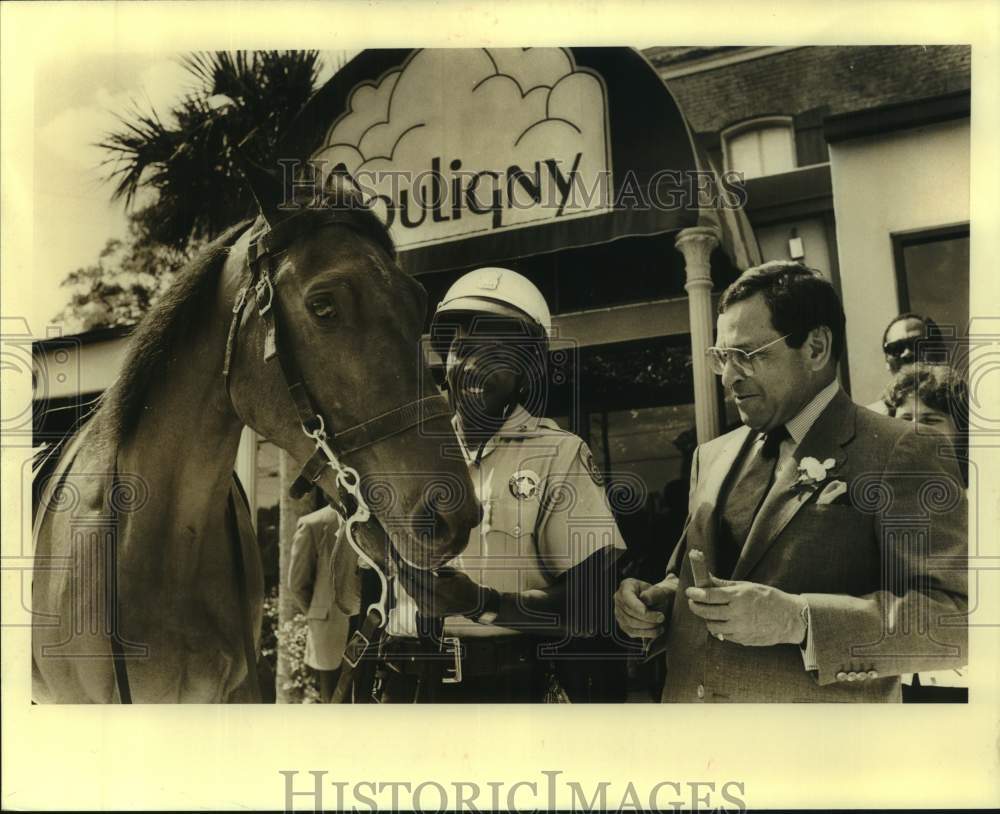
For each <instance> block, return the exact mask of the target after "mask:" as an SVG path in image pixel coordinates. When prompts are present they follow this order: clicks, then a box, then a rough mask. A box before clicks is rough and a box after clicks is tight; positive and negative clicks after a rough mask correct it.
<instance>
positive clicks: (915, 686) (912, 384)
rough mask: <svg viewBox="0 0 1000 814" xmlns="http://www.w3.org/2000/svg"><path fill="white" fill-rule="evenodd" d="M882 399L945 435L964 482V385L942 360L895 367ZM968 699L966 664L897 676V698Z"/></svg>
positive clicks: (917, 424)
mask: <svg viewBox="0 0 1000 814" xmlns="http://www.w3.org/2000/svg"><path fill="white" fill-rule="evenodd" d="M883 401H884V403H885V406H886V408H887V411H888V414H889V415H890V416H893V417H894V418H898V419H900V420H902V421H909V422H911V423H912V424H913V428H914V431H915V432H919V433H939V434H940V435H941V436H942V439H947V440H948V441H950V442H951V443H950V447H951V448H950V449H947V447H946V452H945V453H944V454H946V455H949V456H952V457H954V458H956V459H957V461H958V466H959V469H960V470H961V473H962V480H963V485H964V486H965V487H966V488H968V485H969V457H968V455H969V390H968V386H967V385H966V383H965V379H964V378H963V377H962V376H961V374H959V373H958V371H956V370H955V369H954V368H952V367H950V366H948V365H935V364H924V363H918V364H916V365H912V366H909V367H905V368H903V369H902V370H900V371H899V372H897V373H896V375H895V377H893V379H892V381H891V382H890V383H889V385H888V387H886V390H885V394H884V395H883ZM968 700H969V683H968V668H967V667H963V668H961V669H960V670H940V671H935V672H924V673H920V674H916V673H915V674H914V675H913V676H912V679H911V680H910V681H907V680H906V677H905V676H904V678H903V701H904V702H910V703H964V702H967V701H968Z"/></svg>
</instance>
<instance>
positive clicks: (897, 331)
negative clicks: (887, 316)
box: [867, 312, 949, 415]
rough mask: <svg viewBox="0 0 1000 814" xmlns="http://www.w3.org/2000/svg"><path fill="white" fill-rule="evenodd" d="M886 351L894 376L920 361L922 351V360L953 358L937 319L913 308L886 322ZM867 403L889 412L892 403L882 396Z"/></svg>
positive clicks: (889, 366)
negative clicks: (949, 354) (936, 321)
mask: <svg viewBox="0 0 1000 814" xmlns="http://www.w3.org/2000/svg"><path fill="white" fill-rule="evenodd" d="M882 353H884V354H885V367H886V369H887V370H888V371H889V373H890V374H891V375H892V376H895V375H896V374H897V373H898V372H899V371H900V370H902V369H903V368H904V367H907V366H909V365H912V364H913V363H914V362H916V361H917V354H918V353H920V356H921V361H930V362H937V363H939V364H941V363H947V362H948V361H949V360H948V358H947V350H946V347H945V345H944V340H943V337H942V336H941V329H940V328H938V326H937V323H935V322H934V320H933V319H931V318H930V317H922V316H920V315H919V314H912V313H909V312H907V313H905V314H900V315H899V316H897V317H895V318H894V319H893V320H892V321H891V322H890V323H889V324H888V325H886V326H885V331H883V332H882ZM867 406H868V409H869V410H873V411H874V412H876V413H879V414H880V415H888V414H889V407H888V405H887V404H886V403H885V401H883V400H882V399H881V398H880V399H878V401H873V402H872V403H871V404H869V405H867Z"/></svg>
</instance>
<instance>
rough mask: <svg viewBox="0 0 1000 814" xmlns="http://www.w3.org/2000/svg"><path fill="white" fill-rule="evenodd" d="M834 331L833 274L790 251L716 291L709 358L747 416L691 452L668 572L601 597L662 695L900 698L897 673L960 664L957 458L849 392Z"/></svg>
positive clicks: (961, 509)
mask: <svg viewBox="0 0 1000 814" xmlns="http://www.w3.org/2000/svg"><path fill="white" fill-rule="evenodd" d="M844 336H845V318H844V311H843V307H842V306H841V303H840V299H839V297H838V296H837V294H836V292H835V290H834V288H833V286H832V285H831V284H830V283H829V282H828V281H827V280H825V279H824V278H823V277H822V276H821V275H820V274H819V273H818V272H815V271H813V270H811V269H808V268H806V267H804V266H802V265H800V264H798V263H792V262H786V261H778V262H772V263H765V264H763V265H761V266H758V267H756V268H753V269H750V270H748V271H747V272H745V273H744V274H743V275H742V276H740V278H739V279H738V280H736V282H734V283H733V284H732V285H731V286H730V287H729V288H728V289H726V291H725V292H724V293H723V295H722V297H721V299H720V302H719V319H718V331H717V343H718V347H714V348H711V349H710V361H711V364H712V366H713V369H714V370H715V372H716V373H717V374H718V375H719V376H721V378H722V384H723V385H724V387H725V388H726V389H727V391H728V392H729V393H730V394H731V396H732V398H733V399H734V401H735V403H736V407H737V410H738V411H739V414H740V419H741V420H742V422H743V424H744V425H745V426H743V427H740V428H739V429H737V430H734V431H732V432H730V433H728V434H726V435H723V436H721V437H720V438H716V439H714V440H712V441H709V442H708V443H705V444H702V445H701V446H700V447H699V448H698V449H697V451H696V452H695V458H694V464H693V466H692V473H691V484H692V486H691V494H690V499H689V513H688V520H687V526H686V529H685V532H684V533H683V535H682V538H681V541H680V543H679V544H678V545H677V547H676V549H675V550H674V553H673V555H672V557H671V559H670V562H669V563H668V565H667V574H666V577H665V579H664V580H662V581H661V582H660V583H658V584H655V585H650V584H649V583H646V582H642V581H640V580H636V579H626V580H624V581H623V582H622V584H621V586H620V587H619V589H618V592H617V593H616V595H615V612H616V615H617V617H618V620H619V623H620V624H621V627H622V629H623V630H624V631H625V632H626V633H628V634H629V635H631V636H635V637H641V638H644V639H647V640H651V643H650V645H649V647H648V651H649V653H650V656H651V657H652V656H653V655H655V654H656V653H658V652H661V651H665V652H666V662H667V675H666V683H665V685H664V690H663V696H662V698H663V700H664V701H672V702H802V701H813V702H831V701H869V702H871V701H898V700H900V675H901V674H905V673H911V672H917V671H920V670H930V669H945V668H949V667H955V666H960V665H962V664H964V663H965V652H966V628H965V613H966V609H967V589H966V567H967V566H966V551H967V540H966V503H965V495H964V491H963V489H962V482H961V479H960V477H959V473H958V470H957V468H956V466H955V464H954V462H953V461H951V460H947V459H943V458H942V457H940V456H939V455H938V454H937V452H936V446H935V444H934V443H933V441H931V440H930V439H928V438H926V437H922V436H919V435H917V434H915V433H913V432H912V431H910V430H908V429H907V428H906V427H905V426H902V424H903V422H894V421H893V420H892V419H889V418H886V417H883V416H878V415H875V414H874V413H872V412H870V411H868V410H865V409H863V408H860V407H858V406H857V405H855V404H853V403H852V402H851V400H850V398H849V397H848V396H847V395H846V394H845V393H844V392H843V391H842V390H841V389H840V385H839V384H838V381H837V364H838V361H839V359H840V357H841V354H842V353H843V350H844ZM930 493H933V494H935V495H936V496H937V497H935V499H934V500H930V499H929V497H928V496H929V494H930ZM938 498H940V499H938ZM666 543H667V541H664V544H666Z"/></svg>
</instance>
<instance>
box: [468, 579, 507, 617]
mask: <svg viewBox="0 0 1000 814" xmlns="http://www.w3.org/2000/svg"><path fill="white" fill-rule="evenodd" d="M482 596H483V602H482V607H481V608H480V609H479V610H478V611H476V612H475V613H471V614H469V618H470V619H471V620H472V621H473V622H477V623H478V624H480V625H492V624H493V622H495V621H496V618H497V616H498V615H499V614H500V592H499V591H498V590H496V589H495V588H488V587H486V586H483V594H482Z"/></svg>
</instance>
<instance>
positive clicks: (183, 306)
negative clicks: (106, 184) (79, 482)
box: [93, 179, 396, 444]
mask: <svg viewBox="0 0 1000 814" xmlns="http://www.w3.org/2000/svg"><path fill="white" fill-rule="evenodd" d="M328 192H329V193H330V194H328V195H326V196H323V197H322V198H320V199H319V200H317V201H313V202H312V203H311V205H308V206H305V207H303V208H301V209H298V210H295V211H294V212H293V213H291V214H289V215H288V216H287V220H286V221H285V222H284V223H283V224H282V225H283V226H285V224H287V226H289V227H291V228H290V229H283V231H284V233H285V236H286V237H287V238H288V239H289V240H295V239H298V238H299V237H301V236H303V235H305V234H309V233H312V232H313V231H316V230H319V229H321V228H323V227H324V226H332V225H342V226H345V227H347V228H349V229H351V230H352V231H354V232H355V233H357V234H358V235H359V236H361V237H362V238H364V239H366V240H368V241H370V242H372V243H374V244H375V245H376V246H378V247H379V248H381V249H382V250H383V251H385V252H386V254H388V255H389V257H391V258H392V259H393V260H395V258H396V251H395V247H394V245H393V242H392V238H391V237H390V235H389V230H388V229H387V228H386V226H385V224H383V223H382V221H381V220H380V219H379V218H378V217H377V216H376V215H375V214H374V213H373V212H372V211H371V210H370V209H368V208H367V207H365V206H363V205H359V198H358V196H357V195H354V194H352V191H351V190H349V189H345V187H344V185H343V183H342V182H341V181H340V179H335V180H334V181H333V183H332V184H330V188H329V190H328ZM251 223H252V221H251V220H245V221H242V222H241V223H238V224H236V225H235V226H232V227H230V228H229V229H227V230H226V231H225V232H223V233H222V234H221V235H219V237H217V238H216V239H215V240H213V241H212V242H211V243H210V244H209V245H208V246H206V247H205V249H204V250H203V251H202V252H201V253H200V254H199V255H198V256H197V257H196V258H195V259H194V260H192V261H191V262H190V263H189V264H188V265H187V266H185V267H184V269H182V270H181V271H180V273H179V274H178V277H177V279H176V280H175V281H174V282H173V284H172V285H171V286H170V287H169V288H168V289H167V290H166V292H164V294H163V296H162V297H161V298H160V300H159V302H157V304H156V305H155V306H153V308H152V309H151V310H150V311H148V312H147V313H146V315H145V316H144V317H143V319H142V321H141V322H140V323H139V326H138V328H137V329H136V331H135V333H134V334H133V335H132V341H131V343H130V347H129V351H128V354H127V356H126V358H125V362H124V363H123V365H122V370H121V373H120V374H119V376H118V379H117V380H116V381H115V383H114V384H113V385H112V386H111V387H110V388H109V389H108V391H107V392H106V393H105V395H104V397H103V398H102V399H101V405H100V407H99V409H98V412H97V415H95V420H94V422H93V423H94V424H95V425H96V426H95V429H96V430H97V437H96V439H95V440H97V441H98V442H100V441H104V442H108V443H118V444H120V443H123V442H126V441H128V440H130V439H131V438H132V436H133V435H134V433H135V431H136V429H137V428H138V426H139V421H140V420H141V418H142V415H143V412H144V411H145V410H146V409H147V407H148V403H147V395H148V392H149V388H150V385H151V384H152V383H153V382H155V381H157V380H158V379H160V378H161V374H162V373H163V370H164V367H165V366H166V365H167V364H168V363H169V362H170V360H171V356H170V353H171V349H172V348H174V347H175V346H176V344H177V343H178V342H179V341H181V340H182V339H183V338H184V336H185V335H186V333H187V332H188V331H189V330H191V328H192V326H193V325H195V324H196V317H197V316H198V313H199V309H200V308H201V307H202V304H203V300H204V299H205V298H207V297H211V296H213V295H214V293H215V291H216V285H217V283H218V277H219V275H220V273H221V271H222V267H223V265H224V264H225V261H226V258H227V256H228V254H229V250H230V249H231V248H232V245H233V244H234V243H235V242H236V240H237V239H238V238H239V236H240V235H241V234H242V233H243V232H244V231H245V230H246V229H247V227H248V226H250V225H251Z"/></svg>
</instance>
